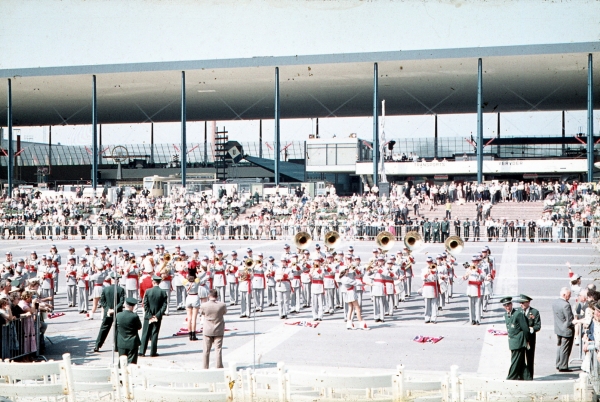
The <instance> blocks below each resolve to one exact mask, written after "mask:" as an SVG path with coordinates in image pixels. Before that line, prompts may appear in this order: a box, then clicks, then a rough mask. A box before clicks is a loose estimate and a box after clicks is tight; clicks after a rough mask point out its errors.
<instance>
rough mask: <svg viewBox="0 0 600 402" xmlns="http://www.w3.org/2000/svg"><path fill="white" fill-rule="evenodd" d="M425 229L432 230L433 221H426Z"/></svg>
mask: <svg viewBox="0 0 600 402" xmlns="http://www.w3.org/2000/svg"><path fill="white" fill-rule="evenodd" d="M423 230H427V231H430V230H431V222H429V221H426V222H425V223H423Z"/></svg>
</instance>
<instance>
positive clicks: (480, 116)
mask: <svg viewBox="0 0 600 402" xmlns="http://www.w3.org/2000/svg"><path fill="white" fill-rule="evenodd" d="M482 181H483V71H482V67H481V59H479V60H478V61H477V183H481V182H482Z"/></svg>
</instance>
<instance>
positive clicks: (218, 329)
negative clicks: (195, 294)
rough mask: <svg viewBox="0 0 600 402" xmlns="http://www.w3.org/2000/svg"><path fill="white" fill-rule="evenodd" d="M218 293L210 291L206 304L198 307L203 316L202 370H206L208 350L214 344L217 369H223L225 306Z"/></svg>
mask: <svg viewBox="0 0 600 402" xmlns="http://www.w3.org/2000/svg"><path fill="white" fill-rule="evenodd" d="M218 299H219V293H218V292H217V290H216V289H211V290H210V292H209V293H208V302H207V303H203V304H202V306H200V315H204V327H203V330H202V333H203V335H204V353H203V356H202V357H203V359H204V368H205V369H208V366H209V361H210V349H211V348H212V345H213V343H214V344H215V353H216V354H217V368H223V357H222V348H223V334H224V333H225V320H224V317H225V314H226V313H227V306H226V305H225V303H223V302H220V301H219V300H218Z"/></svg>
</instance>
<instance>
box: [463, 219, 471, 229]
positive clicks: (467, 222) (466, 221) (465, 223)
mask: <svg viewBox="0 0 600 402" xmlns="http://www.w3.org/2000/svg"><path fill="white" fill-rule="evenodd" d="M469 226H471V224H470V223H469V221H468V220H464V221H463V227H464V228H465V229H468V228H469Z"/></svg>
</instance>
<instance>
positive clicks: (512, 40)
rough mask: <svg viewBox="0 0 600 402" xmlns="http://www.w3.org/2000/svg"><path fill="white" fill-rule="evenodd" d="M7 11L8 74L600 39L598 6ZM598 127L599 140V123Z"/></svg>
mask: <svg viewBox="0 0 600 402" xmlns="http://www.w3.org/2000/svg"><path fill="white" fill-rule="evenodd" d="M0 15H2V16H3V19H2V24H0V55H2V57H0V70H3V69H13V68H26V67H34V68H35V67H52V66H77V65H102V64H111V63H125V64H127V63H138V62H153V61H178V60H212V59H228V58H249V57H256V56H293V55H309V54H310V55H318V54H335V53H359V52H377V51H398V50H414V49H444V48H446V49H448V48H467V47H489V46H511V45H526V44H552V43H568V42H598V41H599V40H600V25H599V24H598V16H599V15H600V1H595V0H577V1H546V0H512V1H511V0H488V1H485V2H482V1H480V0H370V1H359V0H344V1H321V0H318V1H317V0H305V1H295V0H205V1H195V0H173V1H168V2H167V1H159V0H128V1H127V2H123V1H115V0H96V1H81V0H30V1H27V2H23V1H22V0H2V1H0ZM274 22H276V23H274ZM473 109H475V104H474V105H473ZM284 117H285V116H284ZM496 121H497V115H494V114H484V136H486V137H487V136H495V135H496V127H497V123H496ZM319 123H320V124H319V132H320V135H321V137H322V138H331V137H332V136H333V135H336V136H338V137H340V136H346V135H349V134H350V133H357V134H358V137H359V138H371V137H372V132H373V128H372V120H371V118H370V117H365V118H329V119H320V120H319ZM586 125H587V123H586V114H585V112H584V111H569V112H567V116H566V132H567V134H568V135H573V134H575V133H577V132H579V131H583V132H585V130H586ZM217 126H218V127H219V129H222V128H223V127H225V128H226V129H227V130H228V131H229V136H230V138H231V139H233V140H243V141H249V140H251V139H254V140H256V141H258V132H259V129H258V126H259V124H258V122H257V121H219V122H217ZM314 126H315V121H314V120H312V119H296V120H286V119H283V120H282V123H281V127H282V128H281V138H282V142H286V141H292V140H303V139H307V138H308V135H309V134H312V133H314V132H315V127H314ZM594 126H595V132H596V133H598V132H599V131H598V129H599V128H600V121H599V120H598V118H596V121H595V122H594ZM273 127H274V124H273V121H272V120H269V121H263V138H264V140H265V141H272V137H273ZM187 130H188V141H189V142H202V141H203V136H204V124H203V122H198V123H196V122H188V125H187ZM385 132H386V136H387V137H388V138H404V137H406V138H413V137H432V136H433V133H434V119H433V116H431V115H421V116H388V117H387V118H386V119H385ZM475 132H476V115H475V114H474V113H473V114H465V115H440V116H439V117H438V133H439V136H440V137H453V136H458V137H462V136H469V135H470V134H471V133H475ZM149 133H150V126H149V124H138V125H104V126H103V143H104V144H115V145H116V144H127V143H139V142H146V143H148V142H150V134H149ZM154 133H155V142H156V143H172V142H176V141H178V140H176V139H178V138H179V135H180V125H179V124H178V123H164V124H155V128H154ZM21 134H22V135H23V137H24V139H31V140H33V141H40V142H46V141H47V136H48V128H47V127H31V128H21ZM134 134H135V135H134ZM560 134H561V113H560V112H551V113H550V112H536V113H506V114H503V115H502V116H501V133H500V135H501V136H523V135H560ZM52 140H53V142H55V143H57V142H60V143H61V144H65V145H71V144H82V145H83V144H86V145H87V144H90V142H91V141H90V140H91V127H90V126H89V125H87V126H86V125H81V126H61V127H53V129H52Z"/></svg>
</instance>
